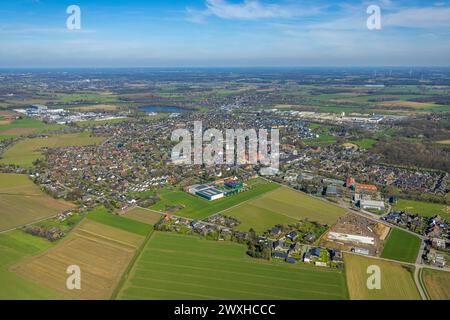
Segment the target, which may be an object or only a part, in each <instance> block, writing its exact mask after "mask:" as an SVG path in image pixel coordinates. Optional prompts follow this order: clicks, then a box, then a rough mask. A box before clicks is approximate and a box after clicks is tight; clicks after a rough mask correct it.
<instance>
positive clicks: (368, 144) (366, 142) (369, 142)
mask: <svg viewBox="0 0 450 320" xmlns="http://www.w3.org/2000/svg"><path fill="white" fill-rule="evenodd" d="M351 143H354V144H356V145H357V146H358V147H360V148H362V149H370V148H372V147H373V146H374V145H375V143H377V140H374V139H361V140H356V141H351Z"/></svg>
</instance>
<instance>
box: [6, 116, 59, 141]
mask: <svg viewBox="0 0 450 320" xmlns="http://www.w3.org/2000/svg"><path fill="white" fill-rule="evenodd" d="M64 127H65V126H63V125H59V124H47V123H44V122H42V121H40V120H36V119H32V118H23V119H17V120H13V121H12V122H11V123H9V124H2V125H0V135H1V136H3V137H9V138H14V137H17V136H22V135H27V134H31V133H49V132H52V131H55V130H58V129H61V128H64Z"/></svg>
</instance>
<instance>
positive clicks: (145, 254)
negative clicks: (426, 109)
mask: <svg viewBox="0 0 450 320" xmlns="http://www.w3.org/2000/svg"><path fill="white" fill-rule="evenodd" d="M245 251H246V247H245V246H244V245H239V244H236V243H232V242H216V241H208V240H201V239H199V238H198V237H195V236H184V235H180V234H175V233H164V232H154V233H153V234H152V236H151V238H150V240H149V241H148V242H147V244H146V246H145V248H144V250H143V251H142V253H141V255H140V257H139V258H138V260H137V262H136V264H135V265H134V267H133V269H132V271H131V274H130V276H129V277H128V279H127V281H126V283H125V284H124V286H123V288H122V289H121V290H120V292H119V295H118V298H119V299H189V300H192V299H244V300H249V299H347V288H346V286H345V278H344V274H343V272H341V271H337V270H331V269H327V268H317V267H313V266H305V265H303V266H302V265H298V264H296V265H289V264H286V263H284V262H268V261H263V260H255V259H252V258H250V257H247V256H246V255H245Z"/></svg>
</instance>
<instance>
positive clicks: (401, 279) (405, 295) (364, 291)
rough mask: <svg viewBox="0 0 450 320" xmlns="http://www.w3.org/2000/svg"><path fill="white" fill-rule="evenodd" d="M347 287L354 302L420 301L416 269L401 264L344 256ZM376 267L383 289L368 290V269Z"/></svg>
mask: <svg viewBox="0 0 450 320" xmlns="http://www.w3.org/2000/svg"><path fill="white" fill-rule="evenodd" d="M344 261H345V273H346V278H347V286H348V291H349V294H350V299H352V300H419V299H420V295H419V291H418V290H417V288H416V285H415V283H414V279H413V273H414V268H413V267H409V266H404V265H402V264H400V263H395V262H389V261H384V260H380V259H374V258H368V257H363V256H359V255H356V254H348V253H345V254H344ZM371 265H376V266H378V267H380V271H381V289H380V290H369V289H368V288H367V278H368V277H369V276H370V275H369V274H367V267H369V266H371Z"/></svg>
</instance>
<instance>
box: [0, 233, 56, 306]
mask: <svg viewBox="0 0 450 320" xmlns="http://www.w3.org/2000/svg"><path fill="white" fill-rule="evenodd" d="M51 247H52V244H51V243H50V242H49V241H47V240H45V239H43V238H39V237H35V236H32V235H30V234H27V233H25V232H23V231H20V230H15V231H10V232H7V233H2V234H0V284H1V285H0V300H6V299H8V300H10V299H58V298H61V295H60V294H58V293H57V292H56V291H53V290H51V289H48V288H44V287H42V286H39V285H38V284H35V283H33V282H31V281H29V280H26V279H24V278H22V277H20V276H19V275H17V274H15V273H14V272H12V271H11V270H10V268H11V267H12V266H13V265H14V264H16V263H18V262H19V261H21V260H22V259H25V258H29V257H30V256H33V255H36V254H39V253H41V252H43V251H45V250H47V249H49V248H51Z"/></svg>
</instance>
